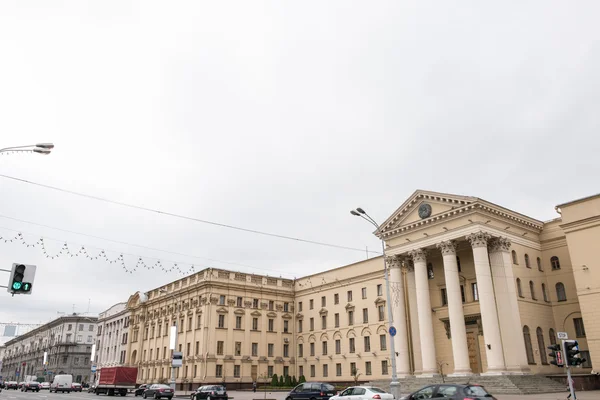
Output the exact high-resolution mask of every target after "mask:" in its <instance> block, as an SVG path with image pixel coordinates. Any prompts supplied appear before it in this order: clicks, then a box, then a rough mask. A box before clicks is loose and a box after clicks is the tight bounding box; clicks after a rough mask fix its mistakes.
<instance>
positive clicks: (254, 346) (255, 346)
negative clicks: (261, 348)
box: [252, 343, 258, 357]
mask: <svg viewBox="0 0 600 400" xmlns="http://www.w3.org/2000/svg"><path fill="white" fill-rule="evenodd" d="M257 355H258V343H252V356H253V357H256V356H257Z"/></svg>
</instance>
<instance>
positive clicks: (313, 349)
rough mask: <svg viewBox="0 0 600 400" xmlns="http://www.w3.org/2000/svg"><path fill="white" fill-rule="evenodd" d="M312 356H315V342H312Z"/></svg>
mask: <svg viewBox="0 0 600 400" xmlns="http://www.w3.org/2000/svg"><path fill="white" fill-rule="evenodd" d="M310 356H311V357H314V356H315V344H314V343H311V344H310Z"/></svg>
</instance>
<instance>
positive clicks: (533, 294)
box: [529, 281, 537, 300]
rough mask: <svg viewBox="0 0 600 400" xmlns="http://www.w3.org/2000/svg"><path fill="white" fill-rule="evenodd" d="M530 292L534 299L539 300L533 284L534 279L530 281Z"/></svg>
mask: <svg viewBox="0 0 600 400" xmlns="http://www.w3.org/2000/svg"><path fill="white" fill-rule="evenodd" d="M529 293H531V298H532V299H533V300H537V298H536V297H535V287H534V286H533V281H529Z"/></svg>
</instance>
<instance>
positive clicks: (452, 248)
mask: <svg viewBox="0 0 600 400" xmlns="http://www.w3.org/2000/svg"><path fill="white" fill-rule="evenodd" d="M435 246H436V247H437V248H438V249H439V250H440V251H441V252H442V255H443V256H448V255H450V256H454V255H456V242H455V241H454V240H447V241H445V242H440V243H438V244H436V245H435Z"/></svg>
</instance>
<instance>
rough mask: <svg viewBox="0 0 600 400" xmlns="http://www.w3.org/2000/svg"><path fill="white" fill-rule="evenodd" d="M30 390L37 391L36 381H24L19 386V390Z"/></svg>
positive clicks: (37, 384) (38, 389)
mask: <svg viewBox="0 0 600 400" xmlns="http://www.w3.org/2000/svg"><path fill="white" fill-rule="evenodd" d="M30 390H31V391H32V392H39V391H40V384H39V383H38V382H24V383H23V386H21V392H28V391H30Z"/></svg>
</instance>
